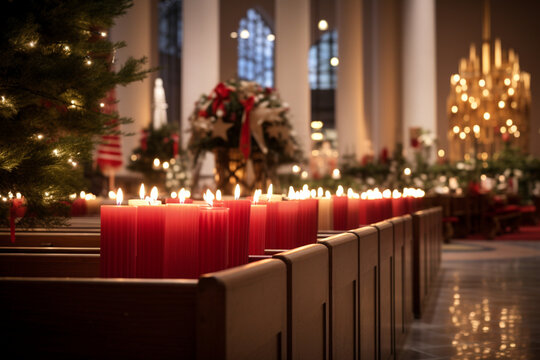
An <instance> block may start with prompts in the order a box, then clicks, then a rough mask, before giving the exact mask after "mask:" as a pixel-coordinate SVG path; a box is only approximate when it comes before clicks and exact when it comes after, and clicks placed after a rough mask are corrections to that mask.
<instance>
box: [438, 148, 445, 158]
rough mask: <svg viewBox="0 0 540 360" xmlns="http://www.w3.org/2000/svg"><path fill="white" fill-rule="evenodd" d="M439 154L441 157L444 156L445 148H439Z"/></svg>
mask: <svg viewBox="0 0 540 360" xmlns="http://www.w3.org/2000/svg"><path fill="white" fill-rule="evenodd" d="M437 155H439V157H444V150H443V149H439V151H437Z"/></svg>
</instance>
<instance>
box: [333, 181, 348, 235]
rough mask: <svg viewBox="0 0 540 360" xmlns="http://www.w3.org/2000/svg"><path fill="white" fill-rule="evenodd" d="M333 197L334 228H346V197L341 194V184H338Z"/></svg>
mask: <svg viewBox="0 0 540 360" xmlns="http://www.w3.org/2000/svg"><path fill="white" fill-rule="evenodd" d="M332 199H334V230H347V197H346V196H344V194H343V186H341V185H340V186H339V187H338V190H337V191H336V195H334V196H332Z"/></svg>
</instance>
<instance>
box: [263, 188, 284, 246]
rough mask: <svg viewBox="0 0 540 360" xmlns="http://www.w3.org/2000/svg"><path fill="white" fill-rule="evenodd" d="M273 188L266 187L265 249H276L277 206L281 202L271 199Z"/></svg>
mask: <svg viewBox="0 0 540 360" xmlns="http://www.w3.org/2000/svg"><path fill="white" fill-rule="evenodd" d="M272 191H273V186H272V184H270V185H269V186H268V192H267V193H266V201H267V203H266V236H265V249H277V248H278V244H277V226H276V225H277V224H276V223H277V218H278V205H279V203H280V202H281V197H280V199H279V201H278V200H277V199H275V198H274V197H273V193H272Z"/></svg>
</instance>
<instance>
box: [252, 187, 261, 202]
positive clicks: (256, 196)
mask: <svg viewBox="0 0 540 360" xmlns="http://www.w3.org/2000/svg"><path fill="white" fill-rule="evenodd" d="M261 193H262V190H261V189H257V190H255V193H254V194H253V203H255V204H257V203H258V202H259V197H260V196H261Z"/></svg>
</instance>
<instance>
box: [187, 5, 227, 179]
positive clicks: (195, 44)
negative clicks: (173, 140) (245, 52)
mask: <svg viewBox="0 0 540 360" xmlns="http://www.w3.org/2000/svg"><path fill="white" fill-rule="evenodd" d="M182 5H183V7H184V8H183V12H182V14H183V26H184V29H183V35H184V39H183V43H182V135H181V136H182V146H183V147H184V148H185V147H186V145H187V142H188V140H189V137H190V136H191V134H190V133H187V132H186V131H187V130H188V129H189V128H190V124H189V115H190V114H191V112H192V111H193V109H194V106H195V102H196V101H197V99H198V98H199V97H200V96H201V95H202V94H208V93H210V91H211V90H212V89H213V88H214V87H215V86H216V85H217V83H218V81H219V0H196V1H192V0H189V1H184V2H183V3H182ZM213 167H214V161H213V156H211V154H210V156H206V160H205V162H204V165H203V168H202V169H201V174H202V175H210V174H212V169H213Z"/></svg>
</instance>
